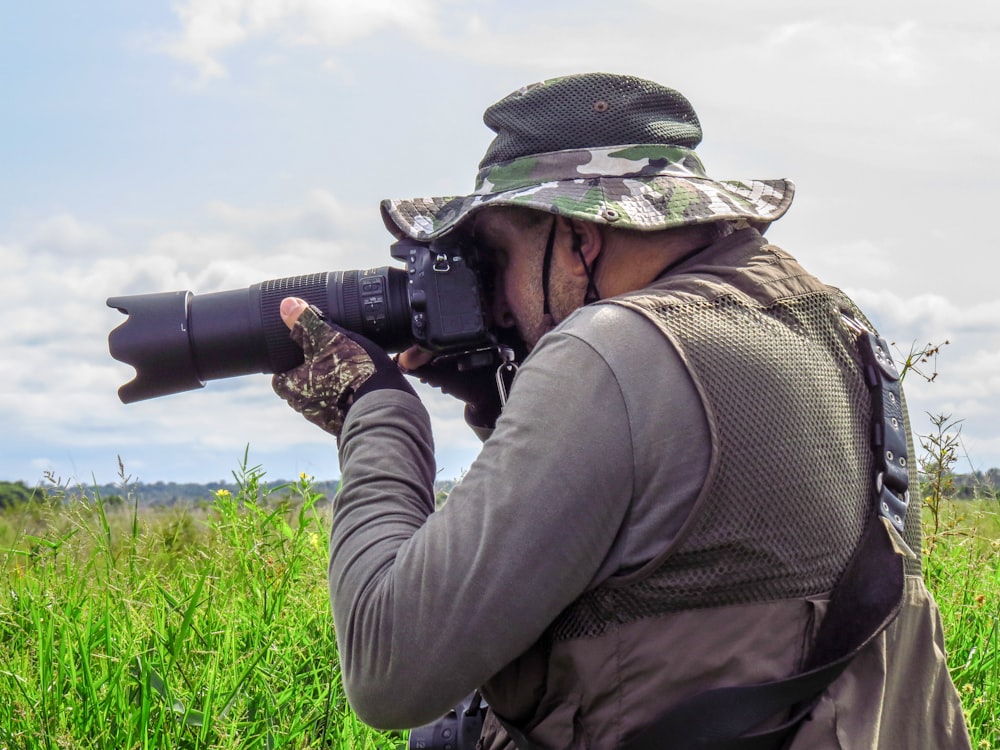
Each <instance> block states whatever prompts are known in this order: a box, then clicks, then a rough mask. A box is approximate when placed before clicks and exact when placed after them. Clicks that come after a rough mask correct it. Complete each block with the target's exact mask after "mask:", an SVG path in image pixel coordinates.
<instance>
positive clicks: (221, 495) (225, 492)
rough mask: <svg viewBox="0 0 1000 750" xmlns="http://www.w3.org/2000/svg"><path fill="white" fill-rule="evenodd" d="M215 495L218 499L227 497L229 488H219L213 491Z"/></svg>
mask: <svg viewBox="0 0 1000 750" xmlns="http://www.w3.org/2000/svg"><path fill="white" fill-rule="evenodd" d="M215 496H216V497H217V498H219V499H220V500H221V499H223V498H227V497H229V490H226V489H221V490H216V491H215Z"/></svg>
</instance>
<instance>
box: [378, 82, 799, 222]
mask: <svg viewBox="0 0 1000 750" xmlns="http://www.w3.org/2000/svg"><path fill="white" fill-rule="evenodd" d="M483 121H484V122H485V123H486V125H487V126H488V127H489V128H490V129H491V130H493V131H494V132H495V133H496V134H497V135H496V137H495V138H494V139H493V142H492V143H491V144H490V146H489V148H488V149H487V151H486V155H485V156H484V157H483V160H482V161H481V162H480V164H479V174H478V176H477V178H476V187H475V191H474V192H473V193H472V194H471V195H466V196H451V197H442V198H416V199H413V200H391V199H390V200H384V201H382V206H381V208H382V218H383V220H384V221H385V225H386V227H387V228H388V229H389V231H390V232H392V233H393V234H394V235H396V236H397V237H400V238H402V237H409V238H412V239H415V240H425V241H426V240H432V239H435V238H437V237H441V236H442V235H445V234H447V233H448V232H449V231H451V230H452V229H454V228H455V226H456V225H457V224H458V223H459V222H461V221H462V220H463V219H465V218H467V217H468V216H469V215H470V214H472V213H473V212H475V211H476V210H478V209H480V208H483V207H486V206H501V205H514V206H524V207H526V208H534V209H540V210H542V211H548V212H550V213H554V214H559V215H561V216H567V217H570V218H574V219H582V220H585V221H593V222H597V223H601V224H608V225H611V226H615V227H621V228H627V229H641V230H650V231H652V230H658V229H669V228H671V227H678V226H684V225H689V224H701V223H705V222H711V221H719V220H737V219H744V220H746V221H748V222H750V223H752V224H754V225H756V226H759V227H762V228H763V227H765V226H766V225H767V224H769V223H770V222H772V221H774V220H776V219H778V218H780V217H781V216H782V215H783V214H784V213H785V211H786V210H787V209H788V206H789V205H790V204H791V202H792V196H793V194H794V191H795V189H794V186H793V185H792V183H791V182H789V181H788V180H781V179H779V180H750V181H742V180H732V181H729V180H727V181H716V180H711V179H709V178H708V177H707V176H706V174H705V169H704V167H703V166H702V164H701V161H700V159H699V158H698V156H697V155H696V154H695V152H694V149H695V146H697V145H698V143H700V142H701V125H700V123H699V122H698V116H697V115H696V114H695V112H694V109H693V108H692V107H691V104H690V103H689V102H688V100H687V99H685V98H684V96H682V95H681V94H680V93H678V92H677V91H674V90H673V89H669V88H666V87H665V86H661V85H659V84H657V83H654V82H652V81H647V80H644V79H641V78H634V77H632V76H621V75H613V74H609V73H587V74H582V75H575V76H566V77H562V78H553V79H549V80H546V81H542V82H541V83H536V84H532V85H531V86H526V87H525V88H523V89H520V90H518V91H515V92H514V93H512V94H510V95H509V96H507V97H505V98H504V99H502V100H500V101H499V102H497V103H496V104H494V105H493V106H491V107H490V108H489V109H487V110H486V112H485V114H484V115H483Z"/></svg>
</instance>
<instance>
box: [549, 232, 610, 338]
mask: <svg viewBox="0 0 1000 750" xmlns="http://www.w3.org/2000/svg"><path fill="white" fill-rule="evenodd" d="M557 221H559V219H558V217H556V216H553V217H552V224H551V225H550V226H549V238H548V240H546V242H545V255H544V256H543V257H542V315H543V316H544V317H545V318H547V319H548V320H549V321H550V322H552V323H553V324H554V322H555V321H554V320H553V318H552V309H551V307H550V305H549V279H550V277H551V276H552V253H553V251H554V249H555V244H556V222H557ZM582 244H583V242H582V240H581V239H580V235H579V234H577V233H576V232H574V233H573V252H575V253H576V254H577V257H579V258H580V262H581V263H583V270H584V272H585V273H586V274H587V292H586V294H585V295H584V297H583V304H585V305H589V304H591V303H592V302H597V301H598V300H600V299H601V293H600V292H599V291H597V281H596V280H595V279H594V268H593V266H591V265H590V264H589V263H587V259H586V257H584V255H583V247H582ZM595 265H596V264H595Z"/></svg>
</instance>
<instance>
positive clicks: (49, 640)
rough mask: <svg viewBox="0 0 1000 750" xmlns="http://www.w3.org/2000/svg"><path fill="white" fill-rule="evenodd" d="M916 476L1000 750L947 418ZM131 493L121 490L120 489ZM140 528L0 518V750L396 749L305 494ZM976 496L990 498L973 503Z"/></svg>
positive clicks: (960, 638) (933, 553)
mask: <svg viewBox="0 0 1000 750" xmlns="http://www.w3.org/2000/svg"><path fill="white" fill-rule="evenodd" d="M938 428H939V429H938V434H937V435H932V436H929V437H926V438H924V440H923V449H924V458H923V460H922V463H921V470H922V478H923V481H922V492H923V499H924V509H923V510H924V521H925V523H924V527H925V554H926V558H925V563H924V570H925V576H926V578H927V581H928V584H929V586H930V588H931V590H932V591H933V592H934V595H935V597H936V599H937V602H938V604H939V606H940V608H941V612H942V616H943V619H944V624H945V634H946V647H947V650H948V654H949V660H950V666H951V670H952V674H953V677H954V679H955V683H956V686H957V687H958V689H959V692H960V694H961V696H962V700H963V705H964V708H965V712H966V716H967V719H968V723H969V728H970V733H971V735H972V738H973V746H974V747H977V748H994V749H995V750H1000V642H998V640H1000V636H998V632H997V631H998V620H1000V554H998V551H1000V511H998V506H997V502H996V501H995V500H988V501H987V500H985V499H984V500H979V501H975V502H957V501H955V500H954V499H953V497H952V494H953V492H952V490H953V488H952V486H951V484H950V476H951V472H952V469H953V466H954V463H955V455H956V451H955V448H956V446H957V444H958V438H957V437H956V430H955V425H954V423H951V422H949V421H948V420H947V418H944V417H941V418H940V420H939V423H938ZM123 474H124V472H123ZM262 477H263V474H262V472H261V470H260V469H259V467H258V468H251V469H248V468H245V467H244V468H242V469H241V470H240V471H239V472H238V473H237V475H236V478H237V487H238V491H237V492H235V493H230V492H229V491H227V490H218V491H216V492H215V493H214V494H213V495H212V496H211V497H207V498H206V499H205V502H204V503H203V504H202V505H201V506H200V507H178V508H168V509H149V508H145V509H140V508H139V505H138V503H137V500H136V498H135V497H133V496H132V495H131V493H130V492H129V491H128V489H127V488H128V480H127V477H124V476H123V477H122V484H123V487H124V488H125V496H126V497H125V500H124V502H122V501H121V500H120V499H117V498H116V499H112V498H108V499H107V500H106V499H105V498H101V497H96V498H87V497H82V496H78V494H77V493H74V492H69V491H66V489H65V488H61V487H59V485H58V483H55V484H54V485H53V487H52V488H51V489H50V491H48V492H47V493H44V496H43V497H40V498H39V499H38V500H37V501H36V502H33V503H30V504H28V505H25V506H22V507H19V508H17V509H13V510H8V511H6V512H5V513H3V514H0V750H6V749H8V748H9V749H11V750H13V749H14V748H25V749H28V748H32V749H33V748H46V749H47V750H49V749H51V750H55V749H56V748H102V749H103V748H183V749H184V750H188V749H192V750H193V749H195V748H213V749H215V748H220V749H222V748H267V749H270V748H338V749H339V748H398V747H401V746H403V745H404V744H405V737H404V735H402V734H398V733H384V732H376V731H374V730H371V729H369V728H368V727H366V726H364V725H363V724H361V722H359V721H358V719H357V718H356V717H355V716H354V714H353V713H352V712H351V711H350V709H349V707H348V706H347V704H346V701H345V698H344V694H343V690H342V686H341V682H340V678H339V672H338V666H337V665H338V662H337V653H336V643H335V639H334V633H333V628H332V618H331V617H330V613H329V602H328V597H327V591H326V576H325V568H326V535H327V529H328V528H329V514H328V505H327V504H326V503H325V500H324V499H323V498H321V497H320V496H319V495H318V494H317V493H316V492H314V490H313V489H312V487H311V484H310V480H309V478H308V477H305V476H303V477H301V478H300V480H299V481H298V482H297V483H295V484H291V485H288V486H286V487H284V488H279V489H277V490H270V491H269V490H268V489H267V487H266V485H265V484H264V483H263V481H262ZM984 496H985V495H984Z"/></svg>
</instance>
